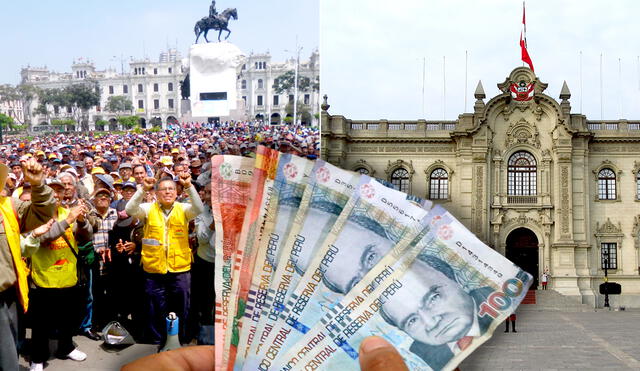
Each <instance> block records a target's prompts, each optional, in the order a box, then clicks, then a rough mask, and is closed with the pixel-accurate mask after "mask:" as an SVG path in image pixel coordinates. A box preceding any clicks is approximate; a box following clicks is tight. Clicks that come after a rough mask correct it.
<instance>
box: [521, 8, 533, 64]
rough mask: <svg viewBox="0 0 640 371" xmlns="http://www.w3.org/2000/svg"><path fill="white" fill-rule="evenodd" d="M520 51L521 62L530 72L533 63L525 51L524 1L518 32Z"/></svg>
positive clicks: (525, 24) (525, 22)
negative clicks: (520, 27)
mask: <svg viewBox="0 0 640 371" xmlns="http://www.w3.org/2000/svg"><path fill="white" fill-rule="evenodd" d="M520 49H522V61H523V62H525V63H526V64H528V65H529V68H531V71H535V70H534V69H533V62H532V61H531V57H530V56H529V52H528V51H527V21H526V18H525V15H524V1H523V2H522V31H520Z"/></svg>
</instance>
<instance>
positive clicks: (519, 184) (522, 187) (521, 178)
mask: <svg viewBox="0 0 640 371" xmlns="http://www.w3.org/2000/svg"><path fill="white" fill-rule="evenodd" d="M536 178H537V168H536V159H535V157H533V155H531V153H529V152H524V151H520V152H516V153H514V154H513V155H511V157H510V158H509V168H508V179H507V180H508V181H507V183H508V185H507V193H508V195H509V196H535V195H536V194H537V190H536Z"/></svg>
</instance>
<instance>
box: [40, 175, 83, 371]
mask: <svg viewBox="0 0 640 371" xmlns="http://www.w3.org/2000/svg"><path fill="white" fill-rule="evenodd" d="M49 186H50V187H52V188H53V190H54V196H55V198H56V201H57V209H56V210H55V212H54V218H55V219H56V220H57V222H56V223H54V224H53V226H52V227H51V230H50V231H49V232H47V233H45V234H44V235H42V236H41V237H40V241H39V242H40V248H39V249H37V251H36V252H35V253H34V254H33V255H32V256H31V280H32V282H33V286H34V288H33V289H32V290H31V292H30V295H29V298H30V300H31V307H30V309H29V313H30V315H31V322H32V333H31V367H30V370H31V371H40V370H42V369H43V367H44V362H46V361H47V360H48V359H49V337H50V336H51V335H52V333H53V330H57V339H58V351H57V354H58V356H59V357H62V358H69V359H72V360H74V361H84V360H85V359H86V358H87V355H86V354H85V353H84V352H82V351H80V350H79V349H77V348H76V347H75V345H74V344H73V341H72V340H71V337H72V335H73V331H74V328H75V326H77V324H76V321H75V317H76V316H77V312H76V311H75V310H74V306H73V305H68V304H69V303H76V302H77V299H76V298H77V296H78V291H77V289H76V285H77V284H78V275H77V268H76V264H78V244H84V243H86V242H87V241H88V240H90V239H91V236H92V230H91V226H90V225H89V223H88V222H87V220H86V214H87V212H88V210H89V209H88V207H87V206H86V205H85V204H84V202H83V201H80V202H78V204H77V205H76V206H74V207H73V208H71V210H69V209H66V208H64V207H63V206H62V205H63V202H64V200H65V195H66V193H67V189H66V187H65V186H64V185H63V184H62V182H60V180H59V179H56V180H54V181H53V182H51V183H50V184H49ZM52 303H68V304H67V305H66V306H65V305H52ZM52 319H55V320H52Z"/></svg>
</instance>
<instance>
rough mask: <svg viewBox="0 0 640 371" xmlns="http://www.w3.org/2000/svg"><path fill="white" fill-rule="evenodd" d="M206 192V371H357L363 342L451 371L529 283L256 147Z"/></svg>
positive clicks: (483, 253) (432, 223)
mask: <svg viewBox="0 0 640 371" xmlns="http://www.w3.org/2000/svg"><path fill="white" fill-rule="evenodd" d="M211 182H212V195H211V198H212V207H213V215H214V218H215V226H216V272H215V291H216V303H215V344H216V350H215V352H216V354H215V369H216V370H224V371H228V370H236V371H240V370H252V371H253V370H262V371H264V370H279V371H280V370H307V369H328V368H330V367H331V368H332V369H333V370H351V369H353V370H357V369H358V368H359V364H358V349H359V346H360V343H361V342H362V340H363V339H364V338H365V337H368V336H371V335H376V336H381V337H383V338H385V339H386V340H387V341H388V342H390V343H391V344H393V345H394V346H395V347H396V348H397V349H398V351H399V352H400V354H401V355H402V356H403V358H404V360H405V362H406V364H407V366H408V367H409V368H410V369H412V370H413V369H415V370H429V369H433V370H440V369H444V370H451V369H454V368H455V367H456V366H457V365H458V364H459V363H460V362H461V361H462V360H463V359H464V358H465V357H467V356H468V355H469V354H470V353H471V352H472V351H473V350H474V349H476V348H477V347H478V346H480V345H481V344H482V343H483V342H485V341H486V340H487V339H489V338H490V336H491V334H492V333H493V330H494V329H495V328H496V326H498V325H499V324H500V323H501V322H502V321H503V320H505V319H506V317H507V316H509V315H510V314H512V313H513V312H514V311H515V309H516V308H517V306H518V305H519V304H520V302H521V301H522V299H523V297H524V295H525V294H526V292H527V290H528V288H529V286H530V285H531V282H532V277H531V275H529V274H528V273H526V272H524V271H523V270H522V269H520V268H519V267H517V266H516V265H514V264H513V263H512V262H510V261H509V260H507V259H506V258H505V257H504V256H502V255H500V254H499V253H497V252H496V251H494V250H493V249H492V248H490V247H488V246H487V245H485V244H484V243H483V242H481V241H480V240H479V239H478V238H477V237H475V235H474V234H473V233H471V232H470V231H469V230H467V229H466V228H465V227H464V226H463V225H462V224H461V223H460V222H459V221H458V220H456V219H455V218H454V217H453V216H452V215H451V214H450V213H448V212H447V211H446V210H445V209H444V208H442V207H440V206H433V207H432V204H431V202H429V201H425V200H421V199H418V198H416V197H412V196H408V195H407V194H405V193H402V192H399V191H397V190H395V189H393V188H392V187H391V186H390V185H389V184H385V182H382V181H380V180H376V179H374V178H371V177H369V176H366V175H361V174H358V173H355V172H352V171H347V170H343V169H340V168H338V167H335V166H333V165H331V164H329V163H327V162H325V161H322V160H317V161H310V160H307V159H305V158H301V157H297V156H294V155H291V154H283V153H279V152H277V151H275V150H271V149H268V148H265V147H259V148H258V151H257V156H256V158H255V159H252V158H247V157H238V156H226V155H225V156H215V157H213V158H212V168H211Z"/></svg>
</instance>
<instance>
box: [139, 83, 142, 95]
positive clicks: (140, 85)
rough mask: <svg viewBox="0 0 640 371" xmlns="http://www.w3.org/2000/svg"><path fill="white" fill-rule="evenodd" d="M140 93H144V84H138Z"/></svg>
mask: <svg viewBox="0 0 640 371" xmlns="http://www.w3.org/2000/svg"><path fill="white" fill-rule="evenodd" d="M138 93H142V84H138Z"/></svg>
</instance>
